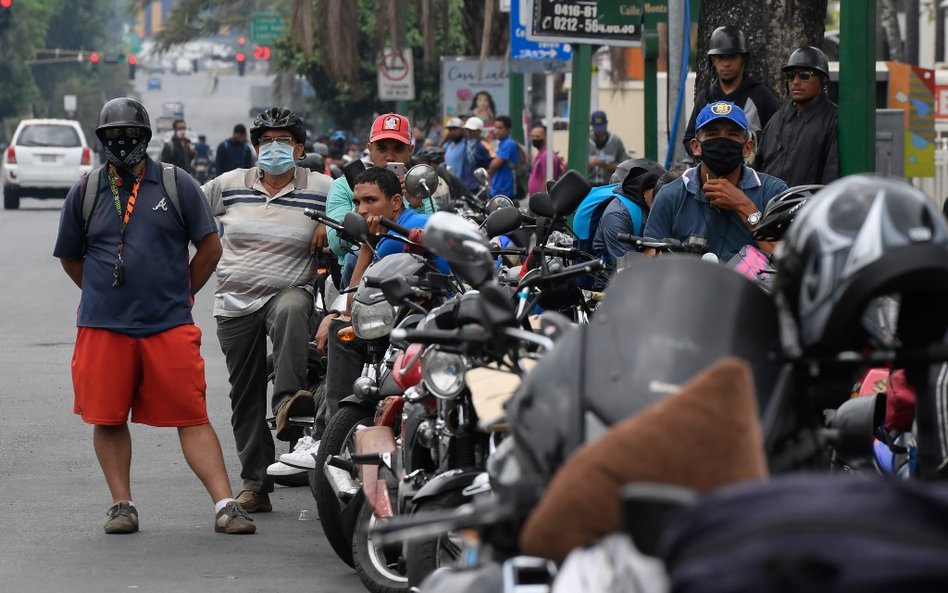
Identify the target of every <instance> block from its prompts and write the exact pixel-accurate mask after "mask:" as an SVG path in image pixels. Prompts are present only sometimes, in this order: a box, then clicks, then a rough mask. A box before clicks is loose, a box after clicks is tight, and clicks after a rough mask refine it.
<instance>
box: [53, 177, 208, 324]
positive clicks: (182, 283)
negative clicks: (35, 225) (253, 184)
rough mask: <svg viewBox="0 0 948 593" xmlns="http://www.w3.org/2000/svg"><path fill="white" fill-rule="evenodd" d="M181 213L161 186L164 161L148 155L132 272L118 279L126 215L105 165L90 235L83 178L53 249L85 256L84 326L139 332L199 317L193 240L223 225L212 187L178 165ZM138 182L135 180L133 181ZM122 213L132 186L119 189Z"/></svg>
mask: <svg viewBox="0 0 948 593" xmlns="http://www.w3.org/2000/svg"><path fill="white" fill-rule="evenodd" d="M177 173H178V182H177V183H178V198H179V201H180V204H181V213H180V214H181V217H182V218H183V219H184V220H185V221H186V225H187V229H185V228H182V226H181V224H180V223H179V222H178V219H177V217H176V216H175V212H174V206H172V205H171V203H170V200H169V199H168V197H167V196H166V195H165V193H164V189H163V188H162V186H161V167H160V166H159V165H158V164H157V163H155V162H154V161H152V160H151V159H150V158H149V159H147V160H146V169H145V175H144V177H143V179H142V183H141V186H140V188H139V190H138V197H137V198H136V200H135V209H134V211H133V212H132V214H131V217H130V218H129V221H128V227H127V228H126V229H125V249H124V253H123V255H122V259H123V261H124V262H125V266H124V270H125V279H124V283H123V284H122V285H121V286H118V287H113V286H112V279H113V273H114V270H115V261H116V256H117V253H118V240H119V233H120V231H121V226H122V225H121V218H120V216H119V214H118V212H116V210H115V206H114V200H113V196H112V192H111V190H110V189H109V179H108V172H107V170H106V168H105V167H103V168H102V170H101V172H100V174H99V196H98V199H97V200H96V203H95V208H94V209H93V210H92V213H91V215H90V219H89V232H88V234H86V235H85V236H84V235H83V221H82V195H81V194H82V192H80V184H78V183H77V184H76V185H74V186H73V188H72V189H71V190H69V194H68V195H67V196H66V201H65V202H64V204H63V210H62V214H61V216H60V220H59V235H58V237H57V239H56V246H55V248H54V249H53V255H54V256H55V257H58V258H62V259H72V260H83V266H82V296H81V298H80V300H79V314H78V320H77V325H78V326H79V327H96V328H102V329H107V330H111V331H115V332H119V333H123V334H126V335H129V336H133V337H146V336H150V335H153V334H157V333H159V332H162V331H165V330H167V329H171V328H173V327H177V326H179V325H184V324H188V323H192V322H193V321H192V318H191V305H192V298H191V286H190V284H191V282H190V268H189V266H190V254H189V252H188V244H189V243H195V244H196V243H198V242H200V241H201V239H203V238H204V237H206V236H207V235H209V234H210V233H216V232H217V226H216V225H215V224H214V217H213V216H212V215H211V209H210V206H209V205H208V202H207V199H206V198H205V197H204V193H203V192H202V191H201V188H200V186H198V184H197V182H196V181H195V180H194V179H193V178H192V177H191V176H190V175H188V174H187V173H185V172H184V171H182V170H180V169H179V170H178V172H177ZM126 187H131V185H130V184H129V185H126ZM119 195H120V197H121V203H122V206H121V207H122V214H123V215H124V213H125V205H126V203H127V201H128V192H127V191H126V190H125V189H119Z"/></svg>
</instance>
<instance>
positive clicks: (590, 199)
mask: <svg viewBox="0 0 948 593" xmlns="http://www.w3.org/2000/svg"><path fill="white" fill-rule="evenodd" d="M617 189H619V184H618V183H612V184H609V185H602V186H599V187H594V188H593V189H592V190H591V191H590V192H589V193H588V194H587V195H586V197H585V198H583V201H582V202H581V203H580V205H579V208H577V209H576V214H575V215H574V217H573V232H574V233H576V238H577V242H576V247H577V248H579V249H581V250H583V251H586V252H588V253H592V250H593V239H595V238H596V231H597V230H598V229H599V222H600V220H602V214H603V212H605V210H606V207H607V206H609V204H610V203H611V202H612V200H613V199H614V198H619V199H621V200H622V201H623V203H624V204H625V206H626V208H627V209H628V211H629V216H631V217H632V234H640V233H641V232H642V228H643V220H642V209H641V208H637V207H630V204H631V205H632V206H635V204H634V203H632V202H631V200H629V199H628V198H624V197H623V196H620V195H619V194H617V193H616V192H615V190H617Z"/></svg>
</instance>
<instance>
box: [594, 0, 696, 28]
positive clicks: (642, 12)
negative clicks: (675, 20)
mask: <svg viewBox="0 0 948 593" xmlns="http://www.w3.org/2000/svg"><path fill="white" fill-rule="evenodd" d="M688 1H689V2H690V3H691V21H692V22H693V23H696V22H698V12H699V11H700V10H701V0H688ZM598 8H599V10H598V12H597V13H596V18H598V19H599V22H600V23H602V24H603V25H634V24H643V25H645V27H646V28H650V27H654V26H655V25H657V24H658V23H664V22H667V21H668V0H599V3H598Z"/></svg>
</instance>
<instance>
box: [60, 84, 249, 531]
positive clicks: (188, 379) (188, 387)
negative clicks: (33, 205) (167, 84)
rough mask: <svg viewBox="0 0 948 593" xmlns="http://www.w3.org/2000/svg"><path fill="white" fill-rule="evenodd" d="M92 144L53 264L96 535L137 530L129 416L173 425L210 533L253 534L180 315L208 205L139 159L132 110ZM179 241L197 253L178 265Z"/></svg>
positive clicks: (140, 114)
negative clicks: (100, 483) (69, 336)
mask: <svg viewBox="0 0 948 593" xmlns="http://www.w3.org/2000/svg"><path fill="white" fill-rule="evenodd" d="M96 136H97V137H98V138H99V140H100V141H101V142H102V146H103V148H104V150H105V153H106V156H107V158H108V164H107V165H106V166H104V167H100V168H98V169H95V170H93V171H92V172H91V173H90V174H89V175H88V176H86V177H84V178H83V179H82V180H81V181H80V182H79V183H77V184H76V185H75V186H74V187H73V188H72V190H70V192H69V195H68V196H67V197H66V201H65V203H64V204H63V211H62V217H61V218H60V223H59V236H58V238H57V240H56V247H55V249H54V251H53V255H55V256H56V257H58V258H60V260H61V262H62V266H63V269H64V270H65V271H66V273H67V274H68V275H69V277H70V278H71V279H72V280H73V282H75V283H76V285H77V286H79V287H80V288H81V289H82V296H81V297H80V301H79V314H78V322H77V325H78V327H79V329H78V334H77V337H76V347H75V352H74V354H73V359H72V376H73V387H74V391H75V405H74V411H75V413H76V414H79V415H80V416H82V419H83V420H84V421H85V422H87V423H89V424H93V425H94V426H95V428H94V430H93V433H92V434H93V437H92V440H93V444H94V447H95V452H96V456H97V458H98V460H99V465H100V466H101V467H102V473H103V474H105V481H106V483H107V484H108V487H109V491H110V493H111V495H112V501H113V503H114V504H113V505H112V507H111V508H110V509H109V510H108V513H107V516H108V520H107V521H106V523H105V532H106V533H134V532H136V531H138V509H137V508H136V507H135V503H134V502H132V492H131V483H130V477H129V469H130V464H131V457H132V440H131V435H130V433H129V429H128V418H129V413H131V420H132V422H136V423H142V424H149V425H152V426H175V427H177V429H178V437H179V438H180V440H181V450H182V452H183V453H184V457H185V459H186V460H187V462H188V465H189V466H190V467H191V468H192V470H193V471H194V473H195V474H197V476H198V477H199V478H200V479H201V481H202V482H203V483H204V486H205V487H206V488H207V490H208V492H209V493H210V495H211V499H212V500H213V501H214V502H215V510H216V512H217V516H216V519H215V526H214V530H215V531H217V532H223V533H253V532H254V531H255V530H256V527H255V526H254V523H253V519H251V518H250V517H249V516H248V515H247V514H246V513H245V512H244V510H243V509H242V508H241V507H240V505H239V504H238V503H237V502H236V501H235V500H234V499H233V498H232V497H231V495H232V490H231V488H230V479H229V478H228V477H227V469H226V466H225V465H224V457H223V455H222V454H221V448H220V442H219V441H218V439H217V434H216V433H215V432H214V428H213V427H212V426H211V425H210V423H209V421H208V417H207V406H206V402H205V389H206V383H205V378H204V360H203V359H202V358H201V350H200V346H201V330H200V329H199V328H198V327H197V326H196V325H194V321H193V319H192V316H191V305H192V302H193V298H194V294H195V293H197V292H198V291H199V290H200V289H201V287H203V286H204V284H205V282H207V280H208V278H210V276H211V273H212V272H213V271H214V266H215V265H216V264H217V261H218V259H220V256H221V244H220V237H219V236H218V234H217V228H216V226H215V225H214V219H213V217H212V216H211V212H210V210H209V209H208V206H207V201H206V200H205V199H204V196H203V194H201V190H200V188H199V187H198V184H197V182H195V181H194V179H192V178H191V176H190V175H188V174H187V173H186V172H184V171H182V170H181V169H180V168H177V167H175V166H174V165H168V164H163V163H161V164H159V163H156V162H154V161H152V160H151V159H150V158H149V157H148V154H147V152H146V149H147V148H148V141H149V140H150V139H151V125H150V121H149V118H148V113H147V112H146V111H145V108H144V107H143V106H142V104H141V103H139V102H138V101H135V100H133V99H128V98H118V99H112V100H111V101H109V102H108V103H106V104H105V106H103V108H102V112H101V113H100V115H99V125H98V127H97V128H96ZM190 243H193V244H194V245H195V247H196V251H195V254H194V256H193V257H190V258H189V254H188V246H189V244H190Z"/></svg>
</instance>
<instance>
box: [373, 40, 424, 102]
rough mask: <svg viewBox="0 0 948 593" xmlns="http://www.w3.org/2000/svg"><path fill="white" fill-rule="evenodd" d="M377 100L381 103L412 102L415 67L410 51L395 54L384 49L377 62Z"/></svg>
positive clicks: (388, 49) (387, 48) (405, 49)
mask: <svg viewBox="0 0 948 593" xmlns="http://www.w3.org/2000/svg"><path fill="white" fill-rule="evenodd" d="M376 65H377V66H378V72H379V99H381V100H382V101H413V100H414V99H415V67H414V65H413V63H412V57H411V49H409V48H404V49H402V51H401V52H396V51H395V50H393V49H392V48H390V47H386V48H385V49H384V50H383V51H382V53H381V55H379V58H378V60H376Z"/></svg>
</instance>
